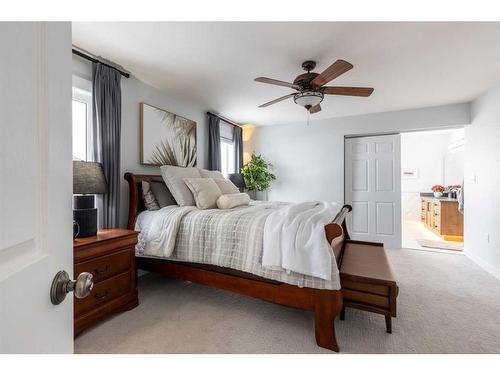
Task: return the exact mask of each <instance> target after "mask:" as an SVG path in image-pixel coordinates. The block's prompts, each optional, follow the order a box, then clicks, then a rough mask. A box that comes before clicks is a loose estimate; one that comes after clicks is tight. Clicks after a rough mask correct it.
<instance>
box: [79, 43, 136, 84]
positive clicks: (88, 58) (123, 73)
mask: <svg viewBox="0 0 500 375" xmlns="http://www.w3.org/2000/svg"><path fill="white" fill-rule="evenodd" d="M71 52H73V53H74V54H75V55H77V56H80V57H83V58H84V59H87V60H89V61H92V62H93V63H97V62H99V63H101V64H103V65H106V66H109V67H110V68H113V69H115V70H118V72H120V74H121V75H122V76H124V77H125V78H129V77H130V74H129V73H127V72H124V71H123V70H120V69H118V68H117V67H116V66H113V65H110V64H106V63H105V62H103V61H100V60H99V59H97V58H96V57H94V56H92V55H91V54H90V53H85V52H82V51H80V50H78V49H75V48H72V49H71Z"/></svg>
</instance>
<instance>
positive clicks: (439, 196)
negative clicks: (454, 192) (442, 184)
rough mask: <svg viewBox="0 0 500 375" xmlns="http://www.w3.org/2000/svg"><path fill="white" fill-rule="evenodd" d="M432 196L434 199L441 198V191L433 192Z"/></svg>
mask: <svg viewBox="0 0 500 375" xmlns="http://www.w3.org/2000/svg"><path fill="white" fill-rule="evenodd" d="M434 196H435V197H436V198H441V197H442V196H443V192H442V191H435V192H434Z"/></svg>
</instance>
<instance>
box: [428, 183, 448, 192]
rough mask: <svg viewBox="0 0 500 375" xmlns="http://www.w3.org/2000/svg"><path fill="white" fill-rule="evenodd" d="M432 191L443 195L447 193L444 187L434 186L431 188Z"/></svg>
mask: <svg viewBox="0 0 500 375" xmlns="http://www.w3.org/2000/svg"><path fill="white" fill-rule="evenodd" d="M431 190H432V191H433V192H435V193H436V192H439V193H442V192H443V191H445V188H444V186H443V185H434V186H433V187H431Z"/></svg>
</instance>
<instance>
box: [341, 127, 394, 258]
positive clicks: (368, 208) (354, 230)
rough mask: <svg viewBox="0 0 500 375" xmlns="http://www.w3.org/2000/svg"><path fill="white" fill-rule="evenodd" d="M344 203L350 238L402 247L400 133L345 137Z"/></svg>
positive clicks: (389, 246) (391, 246)
mask: <svg viewBox="0 0 500 375" xmlns="http://www.w3.org/2000/svg"><path fill="white" fill-rule="evenodd" d="M345 202H346V203H347V204H350V205H351V206H352V209H353V210H352V214H351V215H348V219H347V224H348V227H349V233H350V234H351V237H352V238H353V239H356V240H361V241H375V242H383V243H384V245H385V247H386V248H399V247H401V139H400V135H399V134H395V135H382V136H374V137H360V138H347V139H346V140H345Z"/></svg>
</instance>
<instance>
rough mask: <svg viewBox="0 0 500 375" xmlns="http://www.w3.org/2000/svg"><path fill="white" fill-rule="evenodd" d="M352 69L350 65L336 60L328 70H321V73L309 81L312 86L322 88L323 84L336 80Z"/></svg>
mask: <svg viewBox="0 0 500 375" xmlns="http://www.w3.org/2000/svg"><path fill="white" fill-rule="evenodd" d="M352 68H353V66H352V64H351V63H348V62H347V61H344V60H337V61H335V62H334V63H333V64H332V65H330V66H329V67H328V68H326V69H325V70H323V72H322V73H321V74H320V75H319V76H317V77H316V78H314V79H313V80H312V81H311V84H312V85H313V86H323V85H324V84H326V83H328V82H330V81H331V80H332V79H335V78H337V77H338V76H340V75H341V74H344V73H345V72H347V71H348V70H351V69H352Z"/></svg>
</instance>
